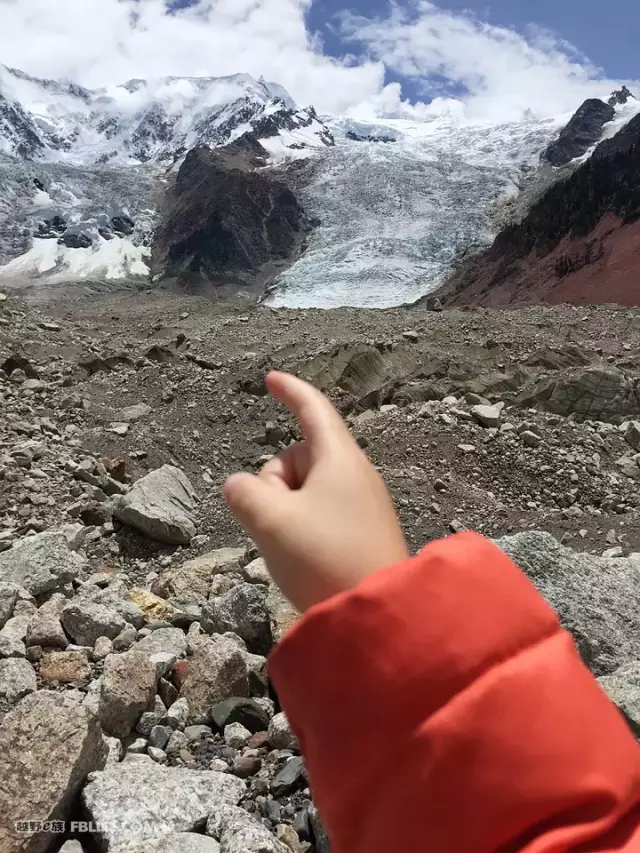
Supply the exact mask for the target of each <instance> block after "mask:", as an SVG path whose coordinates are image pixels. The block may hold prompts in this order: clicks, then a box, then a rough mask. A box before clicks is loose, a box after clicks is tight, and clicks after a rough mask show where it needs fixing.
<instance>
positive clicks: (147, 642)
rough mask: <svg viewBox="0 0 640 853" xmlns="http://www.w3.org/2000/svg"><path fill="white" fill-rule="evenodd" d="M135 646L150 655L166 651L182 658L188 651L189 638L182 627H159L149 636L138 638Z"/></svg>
mask: <svg viewBox="0 0 640 853" xmlns="http://www.w3.org/2000/svg"><path fill="white" fill-rule="evenodd" d="M135 648H136V650H137V651H139V652H144V653H145V654H147V655H149V656H151V655H156V654H161V653H165V654H169V655H173V656H174V657H176V658H182V657H184V656H185V655H186V653H187V638H186V636H185V633H184V631H182V630H181V629H180V628H158V630H157V631H152V632H151V633H150V634H149V636H148V637H144V638H143V639H142V640H138V642H137V643H136V645H135Z"/></svg>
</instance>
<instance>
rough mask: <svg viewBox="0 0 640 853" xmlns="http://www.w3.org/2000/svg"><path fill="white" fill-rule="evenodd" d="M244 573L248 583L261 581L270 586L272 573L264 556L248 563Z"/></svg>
mask: <svg viewBox="0 0 640 853" xmlns="http://www.w3.org/2000/svg"><path fill="white" fill-rule="evenodd" d="M242 574H243V575H244V579H245V580H246V581H247V582H248V583H261V584H263V585H264V586H268V585H269V584H270V583H271V575H270V574H269V570H268V569H267V564H266V563H265V561H264V560H263V559H262V557H258V558H257V559H255V560H252V561H251V562H250V563H249V564H248V565H246V566H245V567H244V569H243V570H242Z"/></svg>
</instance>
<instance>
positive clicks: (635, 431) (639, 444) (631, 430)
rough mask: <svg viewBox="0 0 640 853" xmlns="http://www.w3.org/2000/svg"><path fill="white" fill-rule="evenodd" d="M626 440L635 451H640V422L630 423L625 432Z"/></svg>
mask: <svg viewBox="0 0 640 853" xmlns="http://www.w3.org/2000/svg"><path fill="white" fill-rule="evenodd" d="M624 439H625V441H626V442H627V444H630V445H631V447H633V449H634V450H640V421H629V423H628V424H627V426H626V428H625V431H624Z"/></svg>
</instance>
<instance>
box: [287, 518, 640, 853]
mask: <svg viewBox="0 0 640 853" xmlns="http://www.w3.org/2000/svg"><path fill="white" fill-rule="evenodd" d="M270 671H271V676H272V678H273V680H274V683H275V685H276V689H277V690H278V694H279V696H280V699H281V701H282V703H283V706H284V708H285V710H286V712H287V714H288V716H289V718H290V720H291V723H292V725H293V728H294V730H295V731H296V733H297V734H298V736H299V738H300V742H301V745H302V751H303V754H304V755H305V758H306V761H307V766H308V770H309V775H310V779H311V785H312V788H313V791H314V798H315V801H316V803H317V805H318V809H319V811H320V813H321V814H322V816H323V818H324V821H325V823H326V825H327V829H328V832H329V835H330V837H331V839H332V849H333V851H334V853H396V851H398V853H400V851H416V853H417V851H428V853H516V851H519V852H520V851H526V853H561V851H565V852H566V851H571V853H578V851H580V853H587V851H599V852H600V851H617V853H620V852H621V851H625V853H629V851H640V828H639V824H640V806H639V803H640V749H639V748H638V745H637V744H636V741H635V740H634V738H633V736H632V735H631V733H630V732H629V730H628V729H627V726H626V724H625V723H624V721H623V719H622V717H621V716H620V714H619V713H618V711H617V710H616V709H615V707H614V706H613V705H612V704H611V703H610V701H609V700H608V699H607V697H606V695H605V694H604V693H603V692H602V690H601V689H600V687H599V685H598V684H597V682H596V681H595V679H594V678H593V676H592V675H591V674H590V672H589V671H588V670H587V669H586V667H585V666H584V665H583V664H582V662H581V660H580V658H579V656H578V654H577V652H576V650H575V647H574V645H573V642H572V640H571V638H570V636H569V635H568V634H567V633H566V632H565V631H564V630H562V629H561V628H560V625H559V623H558V620H557V617H556V616H555V614H554V612H553V611H552V610H551V608H550V607H549V606H548V605H547V604H546V603H545V602H544V600H543V599H542V598H541V597H540V595H539V594H538V593H537V591H536V590H535V588H534V587H533V585H532V584H531V583H530V582H529V581H528V579H527V578H526V577H525V575H524V574H523V573H522V572H521V571H520V570H519V569H517V568H516V567H515V566H514V564H513V563H512V562H511V561H510V560H509V558H508V557H506V556H505V555H504V554H503V553H502V552H501V551H500V550H499V549H498V548H497V547H495V546H494V545H492V544H491V543H490V542H488V541H487V540H485V539H483V538H482V537H480V536H477V535H476V534H471V533H465V534H460V535H458V536H454V537H451V538H449V539H445V540H442V541H440V542H435V543H433V544H431V545H429V546H428V547H427V548H425V549H424V551H422V553H421V554H420V555H418V556H417V557H415V558H413V559H410V560H407V561H406V562H403V563H401V564H399V565H396V566H392V567H390V568H388V569H384V570H382V571H380V572H377V573H376V574H374V575H371V576H370V577H368V578H367V579H366V580H365V581H363V582H362V583H361V584H360V585H359V586H358V587H357V588H356V589H354V590H352V591H350V592H348V593H344V594H342V595H339V596H336V597H335V598H332V599H330V600H328V601H326V602H323V603H322V604H320V605H318V606H316V607H314V608H313V609H312V610H310V611H309V612H308V613H307V614H306V615H305V616H304V618H303V619H302V620H301V621H300V622H299V623H298V624H297V626H296V627H295V628H294V629H293V630H292V631H291V632H290V633H289V634H288V635H287V636H286V637H285V639H284V640H283V641H282V642H281V643H280V645H279V646H278V647H277V648H276V649H275V651H274V652H273V654H272V658H271V661H270Z"/></svg>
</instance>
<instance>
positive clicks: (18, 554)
mask: <svg viewBox="0 0 640 853" xmlns="http://www.w3.org/2000/svg"><path fill="white" fill-rule="evenodd" d="M85 562H86V561H85V560H84V559H83V558H82V557H81V556H80V555H79V554H76V552H75V551H71V550H70V548H69V546H68V545H67V540H66V537H65V536H64V534H63V533H37V534H36V535H35V536H29V537H27V538H26V539H20V540H19V541H18V542H16V544H15V545H14V546H13V548H10V549H9V550H8V551H4V552H3V553H2V554H0V578H2V580H3V582H5V583H7V582H9V583H15V584H18V586H21V587H24V588H25V589H26V590H28V591H29V592H30V593H31V595H33V596H36V597H38V596H41V595H44V594H45V593H47V592H53V591H54V590H58V589H62V587H64V586H65V584H67V583H69V582H70V581H72V580H73V579H74V578H76V577H77V576H78V573H79V572H80V569H82V567H83V566H84V565H85Z"/></svg>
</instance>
